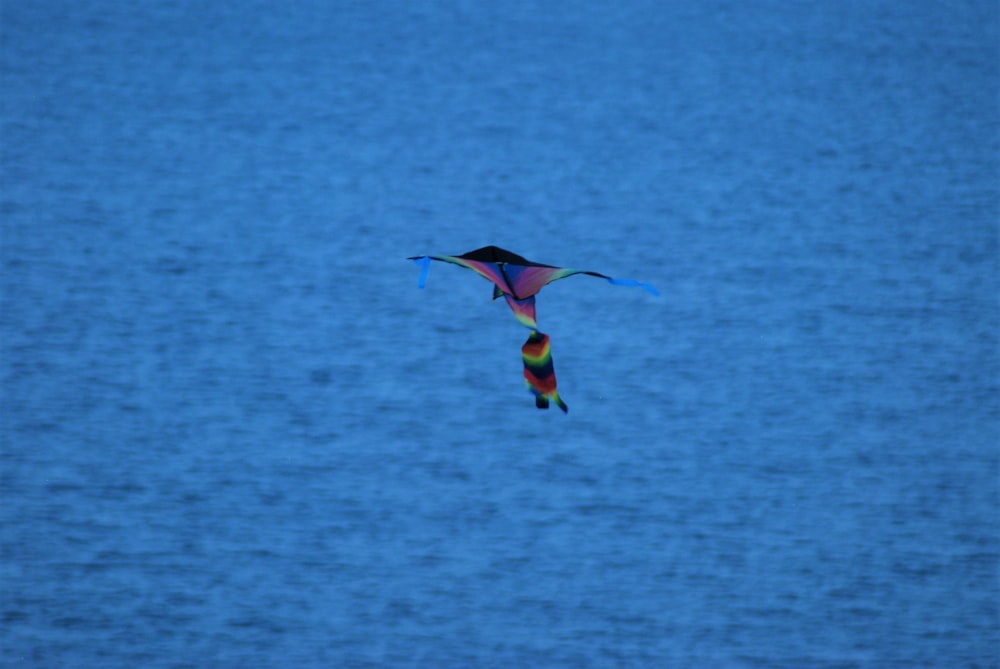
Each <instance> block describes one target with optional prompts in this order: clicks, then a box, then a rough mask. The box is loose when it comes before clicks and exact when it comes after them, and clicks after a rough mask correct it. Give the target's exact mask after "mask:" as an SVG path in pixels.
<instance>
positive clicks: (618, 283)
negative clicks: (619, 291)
mask: <svg viewBox="0 0 1000 669" xmlns="http://www.w3.org/2000/svg"><path fill="white" fill-rule="evenodd" d="M608 283H613V284H615V285H616V286H638V287H639V288H642V289H643V290H645V291H646V292H648V293H650V294H652V295H655V296H657V297H659V296H660V291H658V290H657V289H656V288H653V287H652V286H651V285H649V284H648V283H643V282H642V281H636V280H635V279H611V278H609V279H608Z"/></svg>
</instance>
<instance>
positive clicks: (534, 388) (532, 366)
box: [521, 330, 569, 413]
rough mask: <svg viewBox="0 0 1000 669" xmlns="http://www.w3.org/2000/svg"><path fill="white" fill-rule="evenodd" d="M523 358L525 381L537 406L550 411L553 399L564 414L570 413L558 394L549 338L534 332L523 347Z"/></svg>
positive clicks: (542, 333) (541, 333)
mask: <svg viewBox="0 0 1000 669" xmlns="http://www.w3.org/2000/svg"><path fill="white" fill-rule="evenodd" d="M521 358H522V359H523V360H524V381H525V383H527V385H528V390H530V391H531V392H532V394H533V395H534V396H535V406H536V407H538V408H539V409H548V408H549V400H550V399H551V400H552V401H553V402H555V403H556V406H558V407H559V408H560V409H562V410H563V412H564V413H566V412H568V411H569V407H567V406H566V403H565V402H563V401H562V398H561V397H559V393H558V392H556V371H555V368H554V367H553V366H552V352H551V350H550V347H549V336H548V335H547V334H545V333H544V332H538V331H537V330H532V331H531V334H530V335H528V341H526V342H524V346H522V347H521Z"/></svg>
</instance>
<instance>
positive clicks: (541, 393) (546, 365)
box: [408, 246, 660, 412]
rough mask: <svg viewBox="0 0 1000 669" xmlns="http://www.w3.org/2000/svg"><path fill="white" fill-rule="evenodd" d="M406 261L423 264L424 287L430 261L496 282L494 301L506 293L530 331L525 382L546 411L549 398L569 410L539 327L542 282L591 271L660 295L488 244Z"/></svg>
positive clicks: (546, 339) (636, 283)
mask: <svg viewBox="0 0 1000 669" xmlns="http://www.w3.org/2000/svg"><path fill="white" fill-rule="evenodd" d="M408 260H412V261H414V262H416V263H417V264H418V265H420V267H421V270H420V280H419V281H418V283H417V285H418V286H419V287H420V288H423V287H424V285H425V284H426V282H427V273H428V272H429V271H430V265H431V260H441V261H443V262H450V263H454V264H455V265H461V266H462V267H465V268H467V269H471V270H472V271H473V272H476V273H477V274H479V275H480V276H482V277H483V278H485V279H487V280H488V281H490V282H492V283H493V299H494V300H495V299H497V298H498V297H500V296H501V295H502V296H503V298H504V299H505V300H507V304H508V305H509V306H510V308H511V310H512V311H513V312H514V316H515V317H516V318H517V320H518V321H520V323H521V325H524V326H525V327H526V328H528V329H529V330H531V334H530V335H529V336H528V341H526V342H525V343H524V346H523V347H521V358H522V359H523V360H524V380H525V382H526V383H527V385H528V389H529V390H530V391H531V392H532V394H534V396H535V406H536V407H538V408H539V409H548V408H549V400H550V399H551V400H552V401H553V402H555V403H556V406H558V407H559V408H560V409H562V410H563V411H564V412H566V411H568V410H569V408H568V407H567V406H566V403H565V402H563V401H562V398H560V397H559V393H557V392H556V374H555V369H554V367H553V366H552V354H551V352H550V350H549V336H548V335H547V334H545V333H543V332H539V331H538V324H537V322H536V320H535V295H536V294H537V293H538V291H540V290H541V289H542V286H544V285H545V284H547V283H552V282H553V281H555V280H556V279H564V278H566V277H567V276H572V275H574V274H589V275H590V276H596V277H600V278H602V279H606V280H607V281H608V282H609V283H613V284H615V285H618V286H639V287H640V288H644V289H645V290H647V291H649V292H650V293H652V294H653V295H659V294H660V293H659V292H658V291H657V290H656V289H655V288H653V287H652V286H651V285H649V284H648V283H641V282H639V281H632V280H631V279H613V278H611V277H610V276H606V275H604V274H598V273H597V272H588V271H585V270H580V269H565V268H562V267H553V266H552V265H543V264H541V263H537V262H531V261H530V260H528V259H526V258H522V257H521V256H519V255H517V254H516V253H511V252H510V251H505V250H504V249H502V248H499V247H497V246H484V247H483V248H481V249H476V250H475V251H469V252H468V253H463V254H462V255H460V256H413V257H411V258H408Z"/></svg>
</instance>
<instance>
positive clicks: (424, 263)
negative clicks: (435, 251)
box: [413, 256, 431, 288]
mask: <svg viewBox="0 0 1000 669" xmlns="http://www.w3.org/2000/svg"><path fill="white" fill-rule="evenodd" d="M413 262H415V263H417V264H418V265H420V278H419V279H417V288H423V287H424V286H425V285H427V273H428V272H430V271H431V259H430V258H429V257H428V256H422V257H420V258H414V259H413Z"/></svg>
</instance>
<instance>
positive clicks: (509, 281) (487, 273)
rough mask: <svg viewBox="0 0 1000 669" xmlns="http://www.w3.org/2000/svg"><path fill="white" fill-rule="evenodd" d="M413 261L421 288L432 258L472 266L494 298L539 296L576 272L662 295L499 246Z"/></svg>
mask: <svg viewBox="0 0 1000 669" xmlns="http://www.w3.org/2000/svg"><path fill="white" fill-rule="evenodd" d="M409 260H413V261H414V262H416V263H417V264H419V265H420V266H421V272H420V279H419V281H418V285H419V286H420V287H421V288H423V287H424V285H425V284H426V282H427V273H428V272H429V271H430V261H431V260H440V261H442V262H450V263H452V264H455V265H459V266H461V267H465V268H466V269H471V270H472V271H473V272H476V273H477V274H479V275H480V276H482V277H483V278H485V279H486V280H487V281H490V282H492V283H493V285H494V286H495V288H494V293H493V297H494V299H496V298H497V297H499V296H500V294H504V295H510V296H511V297H513V298H514V299H515V300H526V299H528V298H530V297H533V296H534V295H537V294H538V291H540V290H541V289H542V287H543V286H545V285H546V284H549V283H552V282H553V281H557V280H559V279H565V278H566V277H568V276H573V275H574V274H588V275H590V276H596V277H598V278H601V279H605V280H606V281H608V282H609V283H612V284H615V285H618V286H638V287H640V288H643V289H644V290H647V291H649V292H650V293H652V294H653V295H659V294H660V293H659V291H657V290H656V288H653V286H651V285H649V284H648V283H642V282H640V281H634V280H632V279H615V278H612V277H610V276H607V275H606V274H600V273H598V272H591V271H588V270H582V269H568V268H565V267H553V266H552V265H543V264H542V263H536V262H532V261H530V260H528V259H527V258H524V257H523V256H519V255H517V254H516V253H511V252H510V251H506V250H504V249H502V248H499V247H497V246H484V247H483V248H481V249H476V250H475V251H469V252H468V253H463V254H462V255H460V256H413V257H411V258H409ZM512 308H513V307H512ZM515 313H516V310H515Z"/></svg>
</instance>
